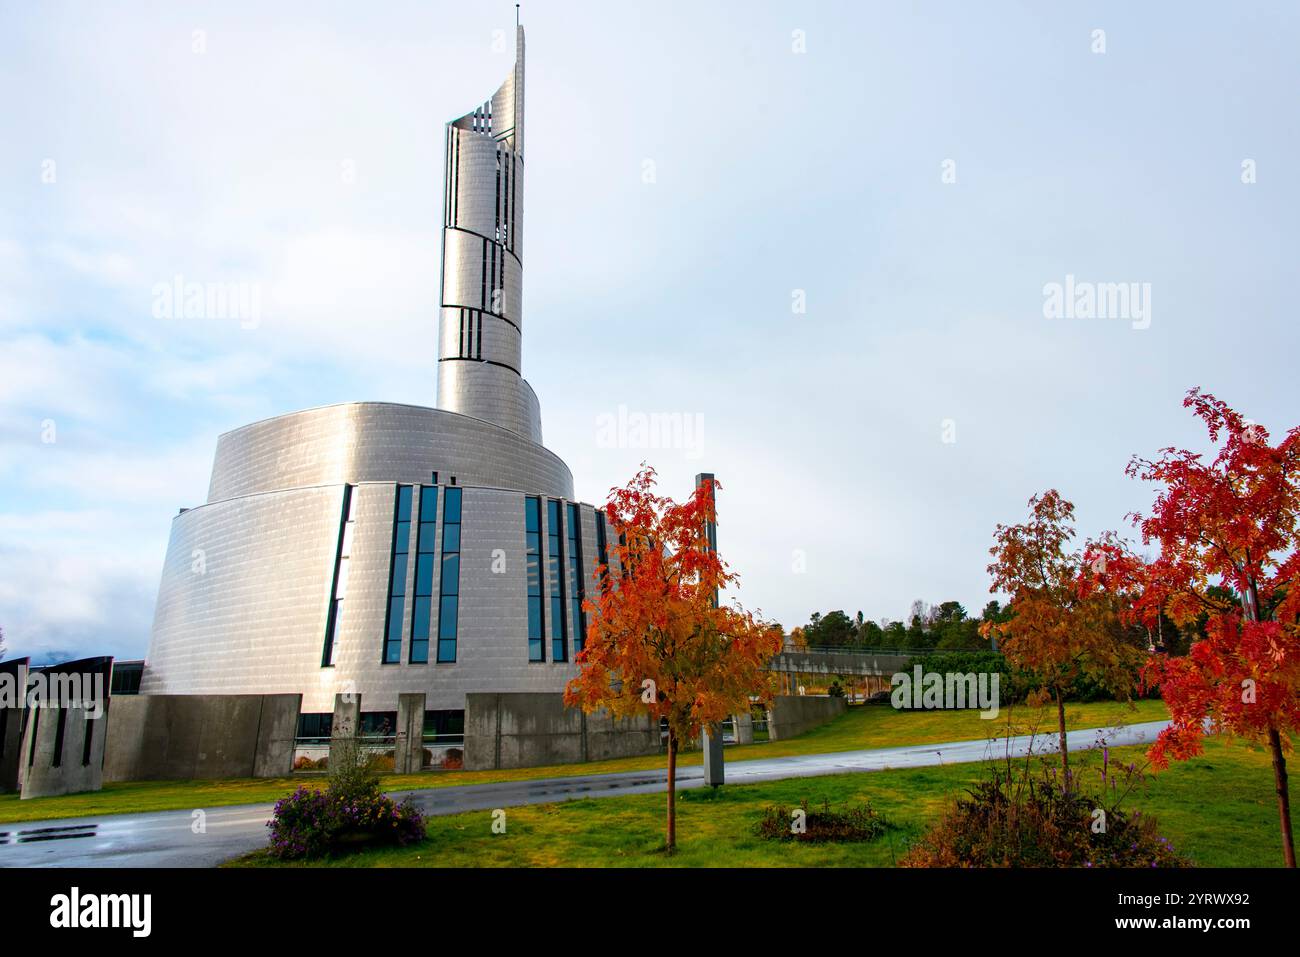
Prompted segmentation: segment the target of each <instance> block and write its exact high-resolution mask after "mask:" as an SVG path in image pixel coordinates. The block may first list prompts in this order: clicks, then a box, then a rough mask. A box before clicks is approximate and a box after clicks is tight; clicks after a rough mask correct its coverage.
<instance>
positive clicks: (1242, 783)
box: [235, 740, 1281, 867]
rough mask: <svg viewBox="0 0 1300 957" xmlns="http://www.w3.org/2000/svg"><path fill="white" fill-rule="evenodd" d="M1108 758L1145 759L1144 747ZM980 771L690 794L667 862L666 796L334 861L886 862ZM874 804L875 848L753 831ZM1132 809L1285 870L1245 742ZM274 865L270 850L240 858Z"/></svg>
mask: <svg viewBox="0 0 1300 957" xmlns="http://www.w3.org/2000/svg"><path fill="white" fill-rule="evenodd" d="M1111 757H1112V760H1122V761H1139V762H1140V761H1141V760H1142V758H1141V753H1140V749H1138V748H1117V749H1114V750H1113V751H1112V753H1111ZM981 773H982V772H981V769H980V766H979V765H972V764H959V765H950V766H948V767H936V768H921V769H915V770H897V771H882V772H877V773H872V774H845V775H834V776H827V777H818V778H804V779H798V780H789V781H778V782H772V783H768V784H759V785H748V786H743V787H725V788H722V789H720V790H719V791H717V792H707V791H702V790H695V791H687V792H683V793H682V794H681V796H680V799H679V801H678V808H679V820H678V840H679V844H680V850H679V852H678V853H677V854H676V855H674V856H672V857H667V856H665V855H664V854H663V853H662V852H661V851H660V850H659V847H660V845H661V843H662V840H663V823H664V806H663V804H664V798H663V795H658V794H656V795H638V796H634V797H623V798H602V799H600V800H592V799H586V800H581V801H571V802H566V803H563V804H547V805H538V806H532V807H526V808H512V809H510V810H509V811H507V815H508V818H507V822H508V829H507V833H506V834H504V835H494V834H492V833H491V815H490V814H489V813H488V812H486V811H484V812H477V813H469V814H460V815H455V816H448V817H437V818H433V819H432V820H431V821H430V822H429V833H430V836H431V838H432V840H431V841H429V842H427V843H426V844H424V845H421V846H420V847H418V848H408V849H403V850H385V851H370V852H363V853H361V854H357V855H355V856H352V857H347V858H342V859H339V860H336V861H330V862H326V865H327V866H343V867H348V866H358V867H518V866H529V867H548V866H576V867H602V866H615V867H619V866H622V867H660V866H675V867H736V866H739V867H755V866H770V867H807V866H821V867H826V866H858V867H861V866H870V867H888V866H890V865H891V864H892V863H893V861H894V859H895V858H896V857H897V856H900V855H901V854H902V853H903V852H904V850H905V849H906V847H907V845H908V843H909V842H910V841H911V840H913V839H915V838H916V837H917V836H918V835H919V834H920V833H921V832H922V830H923V829H924V827H925V826H926V825H927V823H928V822H930V821H932V820H933V819H934V817H935V816H936V815H938V814H939V813H940V812H941V811H942V810H943V808H944V807H945V806H946V804H947V802H948V801H949V800H951V798H952V796H953V795H954V794H955V793H958V792H959V791H960V790H961V788H963V787H964V786H966V785H968V784H969V783H970V782H972V781H974V780H976V779H977V778H978V777H979V776H980V774H981ZM803 799H807V800H808V801H809V802H810V804H817V803H820V802H821V801H822V800H826V799H829V800H830V801H831V802H832V804H836V805H838V804H840V803H842V802H845V801H861V800H870V801H871V803H872V804H873V806H875V807H876V808H877V809H879V810H880V811H882V812H883V813H884V814H885V815H886V817H888V818H889V819H890V820H891V821H892V822H893V823H894V824H895V825H897V826H896V828H895V829H893V830H892V831H890V832H889V833H888V834H887V836H886V837H882V838H880V839H878V840H877V841H874V842H872V843H869V844H860V845H854V844H845V845H793V844H787V843H784V842H781V843H776V842H769V841H765V840H762V839H760V838H758V837H757V836H755V834H754V833H753V828H754V825H755V823H756V822H757V820H758V818H759V816H760V813H761V811H762V809H763V808H764V807H765V806H767V805H769V804H777V803H779V804H784V805H786V806H792V805H794V804H796V803H798V802H799V801H800V800H803ZM1125 806H1126V807H1127V808H1129V809H1134V808H1141V809H1142V810H1144V811H1145V812H1148V813H1153V814H1155V815H1156V817H1157V819H1158V820H1159V822H1160V828H1161V833H1162V834H1164V835H1165V836H1167V837H1169V838H1170V840H1171V841H1172V842H1173V844H1174V846H1175V847H1176V848H1178V849H1179V850H1180V851H1182V852H1183V853H1185V854H1188V855H1190V856H1191V857H1192V858H1193V859H1194V860H1195V861H1196V863H1198V864H1199V865H1201V866H1210V867H1224V866H1280V865H1281V850H1280V838H1279V836H1278V824H1277V809H1276V808H1277V806H1276V803H1275V800H1274V796H1273V792H1272V772H1271V768H1270V764H1269V760H1268V756H1267V754H1265V753H1264V752H1263V751H1259V750H1255V751H1251V750H1248V749H1247V748H1245V747H1244V746H1243V745H1241V744H1239V743H1238V744H1234V745H1228V744H1225V743H1224V742H1221V741H1217V740H1215V741H1210V742H1208V743H1207V747H1206V754H1205V755H1204V756H1202V757H1201V758H1198V759H1195V760H1193V761H1190V762H1186V763H1183V764H1179V765H1175V766H1174V767H1172V768H1170V769H1169V770H1168V771H1166V772H1163V773H1162V774H1160V775H1157V776H1154V777H1150V778H1148V781H1147V784H1146V786H1145V789H1144V790H1143V791H1139V792H1137V793H1135V794H1134V795H1132V796H1130V798H1129V799H1128V801H1127V802H1126V803H1125ZM235 863H236V864H237V865H243V866H275V865H273V862H271V861H270V860H269V859H268V858H266V857H265V855H264V853H263V852H258V853H256V854H253V855H249V856H248V857H246V858H243V859H241V860H240V861H237V862H235Z"/></svg>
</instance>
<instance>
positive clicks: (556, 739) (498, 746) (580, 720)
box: [465, 693, 659, 770]
mask: <svg viewBox="0 0 1300 957" xmlns="http://www.w3.org/2000/svg"><path fill="white" fill-rule="evenodd" d="M658 751H659V730H658V728H657V727H655V726H654V724H653V722H652V721H651V719H650V718H649V717H648V716H647V717H644V718H629V719H615V718H612V717H610V715H608V714H607V713H605V712H603V711H598V712H596V713H594V714H590V715H587V714H584V713H583V712H582V711H581V709H578V708H566V707H565V706H564V699H563V696H561V695H559V694H547V693H517V694H470V695H467V696H466V708H465V767H466V769H468V770H484V769H490V768H529V767H538V766H541V765H547V764H568V763H573V762H580V761H601V760H605V759H606V758H617V757H626V756H629V755H638V754H657V753H658Z"/></svg>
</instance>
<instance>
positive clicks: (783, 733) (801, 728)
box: [767, 695, 848, 741]
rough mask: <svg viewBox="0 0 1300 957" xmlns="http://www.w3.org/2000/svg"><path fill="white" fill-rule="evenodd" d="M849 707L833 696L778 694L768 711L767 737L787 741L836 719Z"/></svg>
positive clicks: (843, 701) (772, 739)
mask: <svg viewBox="0 0 1300 957" xmlns="http://www.w3.org/2000/svg"><path fill="white" fill-rule="evenodd" d="M847 709H848V703H847V702H845V700H844V699H843V698H832V697H830V696H829V695H826V696H823V695H777V696H776V697H775V698H773V699H772V706H771V708H769V709H768V712H767V738H768V740H769V741H785V740H786V739H788V738H793V737H796V736H798V735H801V734H803V733H804V732H805V731H810V730H812V729H813V728H816V727H818V726H819V725H823V724H826V723H827V722H829V721H833V720H835V719H836V718H838V717H839V716H840V715H842V714H843V713H844V712H845V711H846V710H847Z"/></svg>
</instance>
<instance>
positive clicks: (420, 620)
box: [410, 485, 438, 665]
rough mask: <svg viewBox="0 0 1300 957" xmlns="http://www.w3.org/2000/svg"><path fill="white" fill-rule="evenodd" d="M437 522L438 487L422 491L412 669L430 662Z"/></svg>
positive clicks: (416, 557)
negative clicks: (435, 530) (434, 550)
mask: <svg viewBox="0 0 1300 957" xmlns="http://www.w3.org/2000/svg"><path fill="white" fill-rule="evenodd" d="M437 521H438V487H437V486H436V485H434V486H430V485H425V486H423V487H421V489H420V528H419V532H418V534H417V537H416V540H415V604H414V606H413V607H412V611H411V655H410V661H411V664H413V665H423V664H426V663H427V662H428V661H429V635H430V631H431V622H432V620H433V546H434V542H435V541H436V536H435V534H434V529H435V528H436V527H437Z"/></svg>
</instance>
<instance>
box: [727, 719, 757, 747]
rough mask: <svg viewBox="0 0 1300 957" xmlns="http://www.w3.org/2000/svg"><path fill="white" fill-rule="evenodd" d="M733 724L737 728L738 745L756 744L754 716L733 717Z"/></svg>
mask: <svg viewBox="0 0 1300 957" xmlns="http://www.w3.org/2000/svg"><path fill="white" fill-rule="evenodd" d="M732 722H733V723H734V724H735V727H736V743H737V744H753V743H754V716H753V715H752V714H737V715H733V716H732Z"/></svg>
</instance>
